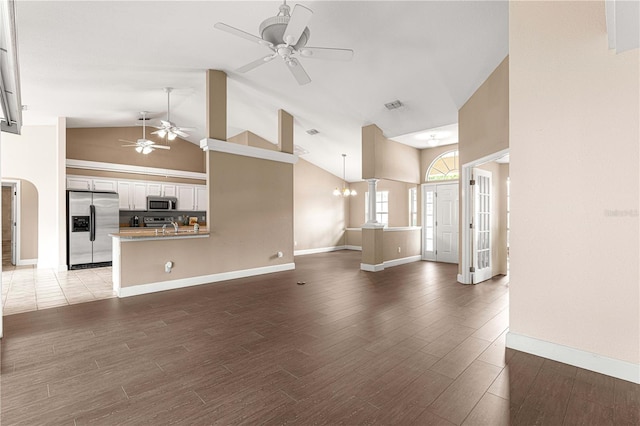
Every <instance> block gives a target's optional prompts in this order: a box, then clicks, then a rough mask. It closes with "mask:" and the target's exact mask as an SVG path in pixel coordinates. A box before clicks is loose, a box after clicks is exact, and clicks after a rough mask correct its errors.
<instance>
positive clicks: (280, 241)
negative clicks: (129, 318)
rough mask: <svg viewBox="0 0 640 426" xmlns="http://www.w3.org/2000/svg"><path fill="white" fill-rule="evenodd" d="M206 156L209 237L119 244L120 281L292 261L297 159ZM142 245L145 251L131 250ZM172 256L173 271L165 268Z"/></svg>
mask: <svg viewBox="0 0 640 426" xmlns="http://www.w3.org/2000/svg"><path fill="white" fill-rule="evenodd" d="M208 157H209V158H208V161H209V172H208V174H209V200H210V202H209V209H210V210H209V212H208V214H209V216H208V217H210V218H211V220H210V222H209V227H210V230H211V236H210V238H206V239H196V240H176V241H166V240H162V241H149V242H135V243H123V244H121V246H122V277H123V280H122V282H121V286H122V287H128V286H132V285H136V284H141V283H149V282H160V281H168V280H175V279H179V278H187V277H193V276H199V275H208V274H217V273H222V272H230V271H240V270H245V269H252V268H259V267H267V266H275V265H281V264H288V263H293V165H292V164H286V163H279V162H275V161H268V160H260V159H257V158H249V157H242V156H238V155H233V154H226V153H221V152H208ZM138 244H139V245H138ZM142 248H144V252H145V256H143V257H140V256H133V255H132V256H131V257H134V258H135V259H130V258H129V257H128V256H127V254H128V253H135V251H136V250H137V251H140V250H141V249H142ZM278 251H281V252H283V257H282V258H278V257H277V252H278ZM146 253H149V254H146ZM159 259H163V261H160V260H159ZM168 260H171V261H173V262H174V263H175V267H174V268H173V270H172V272H171V274H167V273H165V272H164V268H161V266H162V265H164V262H166V261H168Z"/></svg>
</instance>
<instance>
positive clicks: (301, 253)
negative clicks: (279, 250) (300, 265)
mask: <svg viewBox="0 0 640 426" xmlns="http://www.w3.org/2000/svg"><path fill="white" fill-rule="evenodd" d="M338 250H347V246H344V245H342V246H333V247H319V248H313V249H305V250H295V251H294V252H293V255H294V256H304V255H305V254H316V253H328V252H330V251H338Z"/></svg>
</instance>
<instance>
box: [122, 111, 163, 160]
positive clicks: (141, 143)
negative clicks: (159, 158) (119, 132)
mask: <svg viewBox="0 0 640 426" xmlns="http://www.w3.org/2000/svg"><path fill="white" fill-rule="evenodd" d="M140 115H141V116H142V117H141V120H142V138H141V139H138V140H137V141H135V142H133V141H128V140H126V139H119V141H120V142H126V143H127V144H128V145H122V146H127V147H128V146H134V147H135V148H136V151H137V152H139V153H142V154H149V153H150V152H152V151H153V150H154V149H171V147H170V146H168V145H158V144H156V143H155V142H154V141H150V140H149V139H147V134H146V122H147V120H148V118H147V111H141V112H140Z"/></svg>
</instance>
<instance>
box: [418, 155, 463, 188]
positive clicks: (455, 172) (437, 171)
mask: <svg viewBox="0 0 640 426" xmlns="http://www.w3.org/2000/svg"><path fill="white" fill-rule="evenodd" d="M459 177H460V173H459V167H458V150H455V151H449V152H445V153H444V154H442V155H440V156H439V157H438V158H436V159H435V160H433V162H432V163H431V165H430V166H429V168H428V169H427V175H426V176H425V180H426V181H427V182H438V181H441V180H457V179H458V178H459Z"/></svg>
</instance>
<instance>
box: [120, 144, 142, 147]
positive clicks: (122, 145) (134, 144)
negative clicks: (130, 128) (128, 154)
mask: <svg viewBox="0 0 640 426" xmlns="http://www.w3.org/2000/svg"><path fill="white" fill-rule="evenodd" d="M122 146H127V147H129V146H139V145H137V144H133V145H122Z"/></svg>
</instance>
